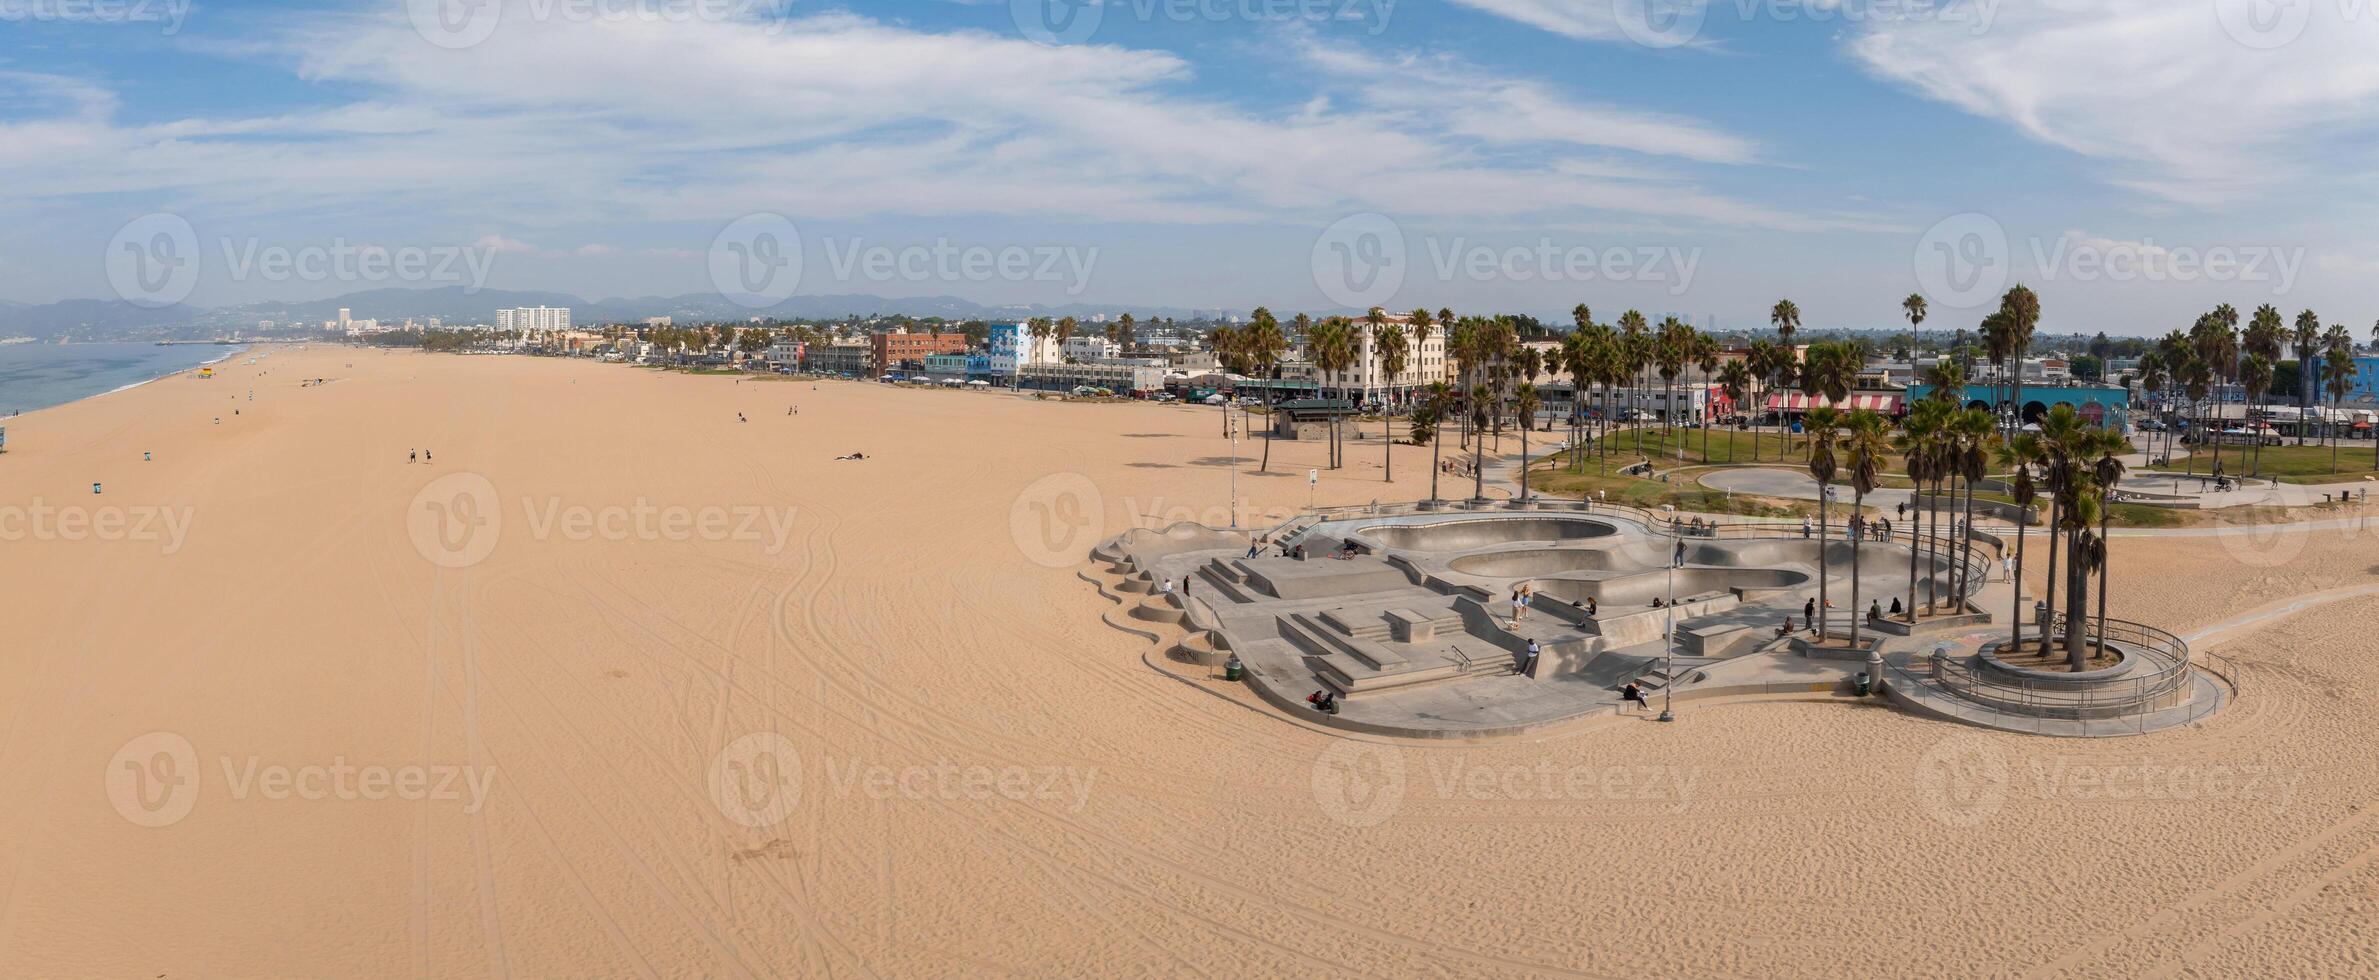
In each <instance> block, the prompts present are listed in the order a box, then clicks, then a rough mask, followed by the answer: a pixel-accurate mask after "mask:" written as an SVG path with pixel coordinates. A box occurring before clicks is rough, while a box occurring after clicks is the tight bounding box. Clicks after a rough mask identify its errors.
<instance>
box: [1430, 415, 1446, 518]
mask: <svg viewBox="0 0 2379 980" xmlns="http://www.w3.org/2000/svg"><path fill="white" fill-rule="evenodd" d="M1440 424H1443V422H1442V420H1441V422H1440ZM1445 444H1446V440H1445V433H1443V432H1432V433H1430V434H1429V503H1430V504H1431V505H1432V506H1434V505H1436V504H1437V503H1438V502H1439V501H1440V499H1441V498H1439V497H1438V495H1437V476H1438V474H1440V473H1443V472H1445V467H1444V464H1442V463H1440V462H1438V459H1439V457H1438V452H1437V451H1438V450H1439V449H1440V448H1443V447H1444V446H1445Z"/></svg>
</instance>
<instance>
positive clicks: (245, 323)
mask: <svg viewBox="0 0 2379 980" xmlns="http://www.w3.org/2000/svg"><path fill="white" fill-rule="evenodd" d="M518 306H566V307H569V308H570V311H571V318H572V319H573V320H576V321H577V322H579V323H581V324H600V323H636V322H639V321H642V320H644V319H645V318H647V317H656V316H665V317H670V318H672V319H674V320H676V321H677V322H678V323H680V324H687V323H714V322H721V321H742V320H748V319H750V318H752V317H755V316H760V317H772V318H776V319H785V320H839V319H841V318H843V317H846V316H861V317H871V316H893V315H901V316H914V317H933V316H938V317H942V318H945V319H951V320H1023V319H1028V318H1031V317H1036V316H1047V317H1062V316H1072V317H1080V318H1083V319H1086V320H1087V319H1089V318H1091V317H1093V316H1097V315H1100V314H1108V315H1113V314H1117V313H1123V312H1127V311H1128V312H1130V313H1132V314H1133V315H1135V316H1137V317H1140V318H1141V319H1147V318H1149V317H1159V316H1162V317H1173V318H1176V319H1185V320H1188V319H1198V318H1201V317H1217V316H1225V315H1229V314H1231V313H1243V312H1245V311H1234V310H1192V309H1182V308H1175V307H1153V306H1140V307H1133V306H1104V305H1093V304H1088V303H1070V304H1066V305H1064V306H1040V305H1024V306H985V305H983V304H980V303H976V302H973V301H971V300H966V299H961V298H959V297H956V296H928V297H910V298H905V299H894V298H890V297H884V296H872V295H866V294H852V295H838V296H795V297H792V298H791V299H787V300H785V301H784V302H782V303H778V304H776V305H775V306H771V307H766V308H758V309H755V308H753V307H749V306H744V305H741V304H737V303H733V302H730V301H728V300H727V299H725V298H723V297H721V296H719V295H717V294H715V293H688V294H685V295H683V296H637V297H622V298H616V299H606V300H588V299H584V298H581V297H577V296H572V295H570V294H568V293H550V292H536V291H528V290H507V289H480V290H471V289H468V288H467V287H463V286H444V287H439V288H435V289H369V290H364V291H361V292H354V293H348V294H346V295H343V296H335V297H332V298H329V299H321V300H309V301H306V302H302V303H286V302H268V303H248V304H244V305H240V306H228V307H217V308H214V309H200V308H197V307H191V306H181V305H176V306H169V307H165V308H162V309H154V310H151V309H144V308H142V307H139V306H135V305H133V304H131V303H126V302H123V301H121V300H85V299H78V300H66V301H64V302H59V303H41V304H25V303H13V302H8V301H5V300H0V337H11V336H27V337H34V338H37V339H41V340H150V339H157V340H164V339H192V338H205V337H213V336H216V335H219V334H221V333H224V332H227V331H231V330H250V331H252V330H254V329H255V327H256V325H257V323H258V322H260V321H264V320H271V321H273V322H275V323H277V324H284V325H287V324H320V323H323V322H326V321H331V320H336V319H338V318H339V310H341V309H345V310H347V312H348V315H349V316H351V317H353V318H355V319H358V320H366V319H369V320H404V319H407V318H413V319H426V318H429V317H437V318H439V319H441V320H444V321H445V322H447V323H451V324H469V323H488V322H493V321H494V319H495V314H496V311H497V310H499V309H507V308H511V307H518Z"/></svg>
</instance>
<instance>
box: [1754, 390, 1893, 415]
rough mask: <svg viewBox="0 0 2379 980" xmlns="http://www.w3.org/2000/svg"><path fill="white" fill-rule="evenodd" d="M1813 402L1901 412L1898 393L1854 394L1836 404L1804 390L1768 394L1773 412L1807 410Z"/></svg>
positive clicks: (1850, 408) (1829, 399)
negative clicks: (1810, 394)
mask: <svg viewBox="0 0 2379 980" xmlns="http://www.w3.org/2000/svg"><path fill="white" fill-rule="evenodd" d="M1812 404H1815V405H1816V406H1817V407H1819V408H1824V407H1828V406H1833V407H1839V408H1841V409H1842V410H1844V411H1850V412H1880V413H1882V414H1885V415H1898V414H1900V404H1901V401H1900V396H1898V395H1869V394H1853V395H1851V396H1850V400H1849V401H1848V402H1846V403H1844V404H1842V405H1840V406H1834V400H1833V399H1831V398H1825V397H1822V396H1821V397H1817V398H1815V399H1814V400H1812V398H1811V396H1809V395H1808V394H1806V393H1804V392H1798V391H1778V392H1771V393H1769V395H1768V410H1769V411H1772V412H1774V411H1784V412H1806V411H1808V410H1809V409H1810V406H1811V405H1812Z"/></svg>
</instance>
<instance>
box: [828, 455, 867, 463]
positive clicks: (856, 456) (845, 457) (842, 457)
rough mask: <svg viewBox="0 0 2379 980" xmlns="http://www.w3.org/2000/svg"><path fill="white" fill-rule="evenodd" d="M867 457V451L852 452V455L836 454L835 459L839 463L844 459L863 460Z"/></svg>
mask: <svg viewBox="0 0 2379 980" xmlns="http://www.w3.org/2000/svg"><path fill="white" fill-rule="evenodd" d="M866 458H867V454H866V453H852V454H850V455H848V456H836V457H835V458H834V459H835V461H836V462H838V463H839V462H842V461H844V460H863V459H866Z"/></svg>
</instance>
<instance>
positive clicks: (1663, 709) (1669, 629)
mask: <svg viewBox="0 0 2379 980" xmlns="http://www.w3.org/2000/svg"><path fill="white" fill-rule="evenodd" d="M1669 538H1670V540H1671V541H1672V542H1673V543H1672V545H1671V547H1670V552H1671V557H1670V559H1669V602H1668V609H1667V610H1666V613H1667V616H1668V625H1666V626H1664V627H1662V628H1661V638H1662V639H1663V640H1664V641H1665V644H1664V645H1665V646H1666V649H1665V650H1663V651H1662V658H1663V660H1664V661H1665V664H1664V665H1663V667H1662V669H1663V670H1665V671H1667V672H1668V675H1669V679H1668V682H1667V683H1664V684H1662V685H1661V686H1660V720H1662V721H1676V720H1677V711H1676V704H1677V566H1679V565H1682V564H1684V563H1685V532H1684V529H1683V528H1681V527H1679V526H1678V525H1677V519H1676V518H1674V517H1672V518H1670V519H1669Z"/></svg>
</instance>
